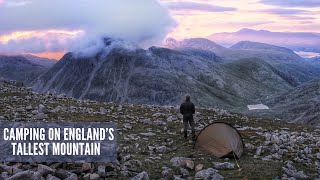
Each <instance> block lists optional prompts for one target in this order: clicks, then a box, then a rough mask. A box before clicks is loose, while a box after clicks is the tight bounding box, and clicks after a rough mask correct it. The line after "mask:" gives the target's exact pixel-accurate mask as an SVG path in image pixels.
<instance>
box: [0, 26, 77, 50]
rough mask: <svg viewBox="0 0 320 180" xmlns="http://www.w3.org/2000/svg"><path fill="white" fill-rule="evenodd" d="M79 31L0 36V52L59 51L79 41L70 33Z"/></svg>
mask: <svg viewBox="0 0 320 180" xmlns="http://www.w3.org/2000/svg"><path fill="white" fill-rule="evenodd" d="M80 33H81V31H79V32H63V31H62V32H61V31H40V32H35V31H30V32H28V31H27V32H16V33H12V34H9V35H7V36H2V37H1V38H0V52H1V53H10V54H11V53H13V54H19V53H41V52H47V51H50V52H61V51H65V50H67V49H68V48H70V47H72V46H73V44H75V43H77V42H79V40H80V39H79V38H80V37H74V36H73V35H72V34H80Z"/></svg>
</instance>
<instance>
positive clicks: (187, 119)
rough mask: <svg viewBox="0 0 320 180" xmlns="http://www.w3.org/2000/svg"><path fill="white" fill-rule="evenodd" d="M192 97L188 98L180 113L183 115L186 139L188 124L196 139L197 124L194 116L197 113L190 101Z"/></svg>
mask: <svg viewBox="0 0 320 180" xmlns="http://www.w3.org/2000/svg"><path fill="white" fill-rule="evenodd" d="M190 99H191V98H190V96H186V100H185V102H183V103H182V104H181V106H180V113H181V114H182V115H183V124H184V129H183V130H184V138H185V139H187V137H188V131H187V130H188V124H190V126H191V131H192V138H193V139H195V123H194V120H193V114H194V113H195V106H194V104H193V103H192V102H191V100H190Z"/></svg>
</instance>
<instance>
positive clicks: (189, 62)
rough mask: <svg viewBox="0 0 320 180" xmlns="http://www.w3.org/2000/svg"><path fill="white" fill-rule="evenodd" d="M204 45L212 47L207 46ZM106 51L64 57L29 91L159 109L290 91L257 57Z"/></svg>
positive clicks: (254, 99) (239, 103) (230, 104)
mask: <svg viewBox="0 0 320 180" xmlns="http://www.w3.org/2000/svg"><path fill="white" fill-rule="evenodd" d="M207 43H208V44H207V45H206V47H207V48H209V49H212V48H213V46H211V45H212V43H211V42H210V41H207ZM216 47H217V48H221V47H219V46H216ZM108 48H111V47H110V43H108V44H106V49H108ZM222 48H223V47H222ZM109 51H110V52H109V53H108V54H104V53H103V52H101V53H98V54H97V55H96V56H94V57H91V58H79V57H76V56H74V55H73V54H72V53H68V54H66V55H65V56H64V57H63V58H62V59H61V60H60V61H59V62H58V63H56V64H55V65H54V66H53V67H52V68H51V69H50V70H48V71H47V72H46V73H44V74H43V75H41V76H40V77H39V78H38V79H37V80H36V81H35V83H34V85H33V88H34V90H36V91H39V92H47V91H52V92H53V91H55V92H58V93H66V94H67V95H68V96H73V97H76V98H79V99H93V100H98V101H107V102H109V101H115V102H128V103H135V104H159V105H178V104H180V103H181V101H182V98H183V97H184V96H185V95H186V94H190V95H191V96H192V98H193V101H194V102H195V103H196V104H197V105H198V106H202V107H219V108H227V109H233V108H238V107H246V106H247V105H248V104H251V103H258V102H260V100H261V99H263V98H265V97H267V96H269V95H275V94H277V93H279V92H284V91H287V90H289V89H291V88H293V85H292V83H291V81H290V79H289V78H288V77H286V76H283V75H282V74H281V73H280V72H278V71H277V70H276V69H275V68H273V67H272V66H271V65H270V64H268V63H266V62H264V61H261V60H258V59H246V60H240V61H237V62H231V63H227V64H219V63H216V62H215V61H213V60H212V59H211V56H209V58H205V57H207V56H201V57H199V56H195V55H192V54H189V53H184V52H181V51H176V50H171V49H166V48H158V47H151V48H149V49H147V50H143V49H135V50H128V49H125V48H121V47H117V48H112V49H109Z"/></svg>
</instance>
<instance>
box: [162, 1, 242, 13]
mask: <svg viewBox="0 0 320 180" xmlns="http://www.w3.org/2000/svg"><path fill="white" fill-rule="evenodd" d="M166 6H167V7H168V8H170V9H173V10H199V11H208V12H224V11H236V10H237V9H236V8H233V7H223V6H216V5H212V4H207V3H196V2H167V3H166Z"/></svg>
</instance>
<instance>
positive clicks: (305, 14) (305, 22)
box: [0, 0, 320, 60]
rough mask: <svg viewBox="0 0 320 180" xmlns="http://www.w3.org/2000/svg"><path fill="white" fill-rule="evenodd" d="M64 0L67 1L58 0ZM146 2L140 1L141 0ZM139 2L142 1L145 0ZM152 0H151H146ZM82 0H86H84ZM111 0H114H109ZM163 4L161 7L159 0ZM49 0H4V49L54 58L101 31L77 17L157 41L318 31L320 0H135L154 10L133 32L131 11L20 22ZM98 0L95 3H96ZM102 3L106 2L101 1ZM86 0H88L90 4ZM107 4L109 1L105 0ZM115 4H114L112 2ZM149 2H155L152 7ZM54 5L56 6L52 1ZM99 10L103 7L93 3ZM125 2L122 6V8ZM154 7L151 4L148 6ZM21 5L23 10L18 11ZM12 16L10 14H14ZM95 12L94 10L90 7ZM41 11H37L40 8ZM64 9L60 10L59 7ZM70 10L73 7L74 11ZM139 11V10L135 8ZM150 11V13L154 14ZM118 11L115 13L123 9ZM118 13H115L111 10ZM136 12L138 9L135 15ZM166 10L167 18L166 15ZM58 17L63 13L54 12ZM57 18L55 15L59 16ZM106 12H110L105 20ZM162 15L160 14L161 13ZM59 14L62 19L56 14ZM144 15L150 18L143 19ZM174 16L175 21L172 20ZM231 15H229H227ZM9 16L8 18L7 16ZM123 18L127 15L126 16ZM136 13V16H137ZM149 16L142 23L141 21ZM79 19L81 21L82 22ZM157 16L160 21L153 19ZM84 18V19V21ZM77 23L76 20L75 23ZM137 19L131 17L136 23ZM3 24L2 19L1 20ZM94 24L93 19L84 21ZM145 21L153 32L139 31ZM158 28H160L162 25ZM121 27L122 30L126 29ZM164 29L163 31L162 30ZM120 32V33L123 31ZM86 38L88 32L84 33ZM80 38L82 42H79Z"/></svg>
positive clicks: (0, 48) (0, 7)
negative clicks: (251, 32) (249, 31)
mask: <svg viewBox="0 0 320 180" xmlns="http://www.w3.org/2000/svg"><path fill="white" fill-rule="evenodd" d="M60 2H61V3H62V2H63V1H60ZM94 2H96V3H97V4H99V3H102V2H101V1H99V0H96V1H94ZM121 2H123V3H124V4H125V3H131V4H133V3H132V2H130V1H126V0H122V1H121ZM141 2H142V1H141ZM141 2H140V3H141ZM148 2H150V1H148ZM81 3H83V4H81ZM81 3H78V4H76V5H77V7H78V6H79V9H80V10H81V8H83V7H82V6H84V5H86V4H85V3H86V1H85V0H84V1H81ZM109 3H110V2H109ZM157 3H159V4H160V6H161V7H158V4H157ZM48 4H49V2H47V3H43V2H41V1H39V0H29V1H26V0H15V1H8V0H0V20H1V17H3V21H2V22H3V24H4V25H3V26H2V28H0V54H31V55H35V56H38V57H46V58H53V59H57V60H59V59H60V58H61V57H62V56H63V55H64V54H65V53H66V52H69V51H71V50H72V49H74V47H72V46H73V45H74V44H76V43H78V42H79V38H80V37H81V38H83V37H82V36H85V37H86V36H88V35H91V34H90V33H89V32H91V33H92V32H98V31H96V29H94V30H95V31H92V30H91V29H88V27H85V26H84V25H83V24H80V25H79V22H82V20H84V21H83V22H84V23H88V22H90V23H91V22H92V21H93V20H94V21H95V20H96V19H99V18H100V19H99V21H98V20H97V21H95V23H98V25H99V26H101V22H106V26H109V27H110V26H111V25H114V26H115V27H116V28H114V29H113V30H110V32H109V33H111V34H114V32H115V31H116V32H117V31H121V33H122V34H121V35H122V36H123V35H125V36H123V37H127V34H129V35H128V37H129V38H128V39H130V40H131V39H134V41H137V42H140V40H141V39H142V40H144V41H145V40H146V38H147V40H148V41H149V39H148V38H150V37H151V38H150V42H148V43H149V44H148V45H150V44H151V45H159V44H160V43H161V42H162V40H164V39H165V38H168V37H171V38H174V39H177V40H182V39H187V38H207V37H208V36H210V35H212V34H215V33H223V32H237V31H239V30H241V29H253V30H267V31H271V32H309V33H320V31H319V30H320V29H319V27H320V9H319V8H320V3H317V2H314V1H312V0H309V1H294V2H292V1H291V2H290V1H289V0H286V1H281V2H278V1H275V0H247V1H245V2H244V1H242V2H238V1H236V0H230V1H228V2H225V1H224V2H221V1H209V0H200V1H195V0H189V1H181V0H160V1H152V2H150V3H149V4H147V5H144V4H143V3H142V4H139V3H137V2H135V4H134V5H136V7H137V8H142V9H140V10H143V12H147V13H149V14H150V17H148V18H146V17H143V16H142V17H140V19H138V20H137V21H136V22H138V23H137V25H136V26H138V27H136V26H135V25H132V26H133V28H132V32H131V31H129V32H128V31H125V30H124V29H128V28H130V27H131V24H130V23H131V19H130V21H128V20H127V19H126V18H128V17H127V16H123V14H120V13H119V14H120V15H122V16H121V17H116V16H111V18H109V17H105V16H106V15H105V14H102V16H97V17H98V18H97V17H95V16H93V18H91V19H90V17H87V16H91V15H89V14H84V17H78V16H76V17H72V18H70V19H67V20H64V19H61V17H63V14H61V16H59V15H60V14H55V13H51V14H50V13H49V15H46V16H48V19H49V20H50V18H52V17H54V18H53V20H52V22H51V21H50V22H46V21H45V20H46V19H45V18H47V17H44V19H35V20H34V19H32V18H31V19H32V20H30V19H28V20H26V22H23V23H22V22H21V20H20V19H21V17H22V16H23V15H24V16H25V15H26V14H27V15H29V16H30V17H34V16H33V12H32V11H35V10H38V11H39V12H41V9H39V7H46V5H47V6H49V5H48ZM92 4H94V3H92ZM102 4H103V3H102ZM53 5H55V6H56V8H57V9H59V8H61V5H59V1H58V0H57V1H56V3H53ZM87 5H88V4H87ZM104 5H105V4H104ZM112 5H113V4H112ZM114 6H115V7H117V8H119V9H120V10H119V11H120V12H127V11H129V10H132V9H127V8H124V7H122V6H125V5H122V4H121V3H119V4H115V5H114ZM150 7H151V8H150ZM53 8H54V7H53ZM90 8H92V9H93V10H94V11H93V12H96V11H97V13H99V11H103V10H104V8H101V9H97V7H94V6H93V7H89V8H88V9H90ZM122 8H123V9H122ZM149 8H150V9H152V10H154V12H153V11H152V10H147V9H149ZM21 9H26V10H25V12H24V13H25V14H23V13H21V14H19V13H20V11H21ZM19 10H20V11H19ZM14 12H18V13H16V14H14V16H13V18H12V19H10V18H7V19H5V18H6V17H9V16H11V15H13V13H14ZM87 12H92V11H87ZM36 13H37V12H35V14H36ZM58 13H60V12H58ZM71 13H72V12H71ZM134 13H137V12H134ZM151 13H152V14H151ZM119 14H117V13H116V14H115V15H119ZM72 15H73V14H71V15H70V16H72ZM111 15H114V14H111ZM137 16H138V15H137ZM163 16H165V17H164V18H162V17H163ZM56 17H59V18H60V19H59V18H56ZM55 18H56V19H55ZM104 18H107V20H105V19H104ZM159 18H162V19H160V20H159V24H157V23H158V19H159ZM57 19H58V20H57ZM113 19H116V20H117V21H119V23H116V24H110V23H109V24H108V23H107V21H108V20H113ZM145 19H146V20H145ZM171 19H172V21H171ZM226 19H227V21H226ZM8 20H9V21H8ZM122 20H123V21H122ZM134 20H135V19H133V22H135V21H134ZM144 20H145V21H146V22H143V23H141V24H139V22H141V21H144ZM78 21H79V22H78ZM154 21H157V22H154ZM83 22H82V23H83ZM77 23H78V24H77ZM132 24H133V23H132ZM0 25H1V21H0ZM85 25H88V26H90V25H91V24H85ZM155 25H158V27H161V28H162V26H163V29H161V30H159V32H157V30H155V29H157V28H156V27H154V28H155V29H153V26H155ZM143 27H145V28H146V29H147V30H148V32H147V33H149V34H147V35H145V33H146V32H143V31H141V29H143ZM158 29H159V28H158ZM122 31H123V32H122ZM160 31H161V32H160ZM99 32H100V33H101V32H103V33H105V29H99ZM86 33H87V34H86ZM119 34H120V33H119ZM86 38H87V37H86ZM79 44H81V43H79Z"/></svg>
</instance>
